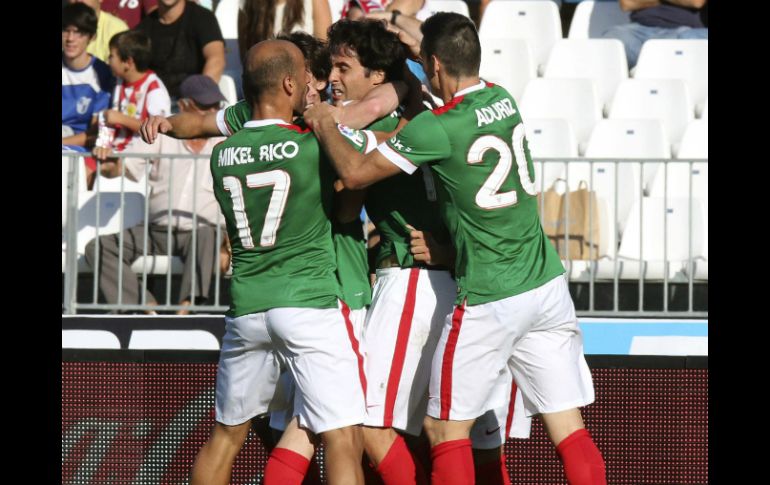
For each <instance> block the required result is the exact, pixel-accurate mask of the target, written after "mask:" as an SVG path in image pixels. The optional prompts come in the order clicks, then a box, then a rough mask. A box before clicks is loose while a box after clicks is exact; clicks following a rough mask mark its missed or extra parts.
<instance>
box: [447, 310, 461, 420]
mask: <svg viewBox="0 0 770 485" xmlns="http://www.w3.org/2000/svg"><path fill="white" fill-rule="evenodd" d="M464 313H465V302H464V301H463V303H462V305H460V306H458V307H455V311H454V314H453V315H452V329H451V330H450V331H449V337H448V338H447V342H446V347H444V358H443V361H442V363H441V419H443V420H447V419H449V410H450V409H451V407H452V363H453V361H454V357H455V349H456V348H457V339H458V337H459V336H460V326H461V325H462V323H463V314H464Z"/></svg>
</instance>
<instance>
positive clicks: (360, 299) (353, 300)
mask: <svg viewBox="0 0 770 485" xmlns="http://www.w3.org/2000/svg"><path fill="white" fill-rule="evenodd" d="M332 236H333V238H334V253H335V254H336V255H337V281H339V283H340V286H341V287H342V301H344V302H345V303H346V304H347V305H348V307H350V308H351V309H352V310H358V309H360V308H363V307H365V306H368V305H369V304H370V303H371V302H372V285H371V284H370V283H369V262H368V259H367V254H366V237H365V236H364V225H363V223H362V222H361V221H360V220H358V219H356V220H355V221H352V222H348V223H342V222H338V221H336V220H335V221H334V223H332Z"/></svg>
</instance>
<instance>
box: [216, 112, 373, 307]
mask: <svg viewBox="0 0 770 485" xmlns="http://www.w3.org/2000/svg"><path fill="white" fill-rule="evenodd" d="M250 119H251V106H249V103H247V102H246V101H245V100H240V101H238V102H237V103H236V104H234V105H232V106H228V107H227V108H225V109H224V110H220V111H219V112H218V113H217V126H218V127H219V131H220V132H221V133H222V134H223V135H225V136H230V135H232V134H233V133H237V132H238V131H240V130H241V129H242V128H243V125H244V124H245V123H246V122H247V121H249V120H250ZM358 225H359V226H361V230H355V229H354V228H353V226H352V225H345V224H334V225H333V227H332V234H333V237H334V251H335V254H336V259H337V279H338V281H339V283H340V285H342V300H343V301H344V302H345V303H346V304H347V305H348V306H349V307H350V308H351V309H353V310H358V309H360V308H363V307H365V306H367V305H369V304H370V303H371V302H372V289H371V285H370V284H369V264H368V259H367V254H366V241H365V239H364V237H363V225H362V224H360V223H359V224H358ZM359 233H361V234H359Z"/></svg>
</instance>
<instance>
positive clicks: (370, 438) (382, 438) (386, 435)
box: [361, 426, 398, 444]
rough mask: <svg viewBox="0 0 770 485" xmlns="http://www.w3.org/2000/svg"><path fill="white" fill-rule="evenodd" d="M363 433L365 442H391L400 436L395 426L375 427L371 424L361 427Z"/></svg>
mask: <svg viewBox="0 0 770 485" xmlns="http://www.w3.org/2000/svg"><path fill="white" fill-rule="evenodd" d="M361 433H362V434H363V437H364V442H366V443H377V444H390V443H391V442H392V441H393V440H395V439H396V437H397V436H398V434H397V433H396V432H395V431H394V430H393V428H375V427H371V426H364V427H363V428H362V429H361Z"/></svg>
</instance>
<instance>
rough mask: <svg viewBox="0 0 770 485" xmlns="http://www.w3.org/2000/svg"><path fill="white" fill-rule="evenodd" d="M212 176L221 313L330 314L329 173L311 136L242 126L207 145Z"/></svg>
mask: <svg viewBox="0 0 770 485" xmlns="http://www.w3.org/2000/svg"><path fill="white" fill-rule="evenodd" d="M211 174H212V176H213V179H214V194H215V196H216V198H217V201H218V202H219V205H220V207H221V208H222V213H223V214H224V216H225V222H226V224H227V233H228V235H229V237H230V244H231V245H232V250H233V276H232V280H231V285H230V291H231V294H232V304H231V306H230V310H229V311H228V315H230V316H233V317H237V316H241V315H246V314H249V313H255V312H261V311H265V310H268V309H270V308H277V307H312V308H335V307H336V306H337V299H338V298H340V297H341V293H340V288H339V284H338V283H337V279H336V277H335V269H336V262H335V258H334V246H333V243H332V237H331V223H330V219H329V217H330V214H331V205H332V197H333V195H334V186H333V184H334V178H335V174H334V171H333V169H332V167H331V165H330V164H329V163H328V161H327V160H326V159H325V158H324V157H323V155H322V152H321V149H320V147H319V145H318V142H317V140H316V138H315V136H314V135H313V133H312V132H311V131H310V130H309V129H302V128H300V127H298V126H296V125H290V124H286V123H285V122H283V121H281V120H260V121H250V122H248V123H245V124H244V126H243V129H241V130H240V131H238V132H237V133H235V134H234V135H233V136H231V137H229V138H228V139H227V140H225V141H223V142H222V143H220V144H218V145H217V146H216V147H214V150H213V151H212V154H211Z"/></svg>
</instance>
